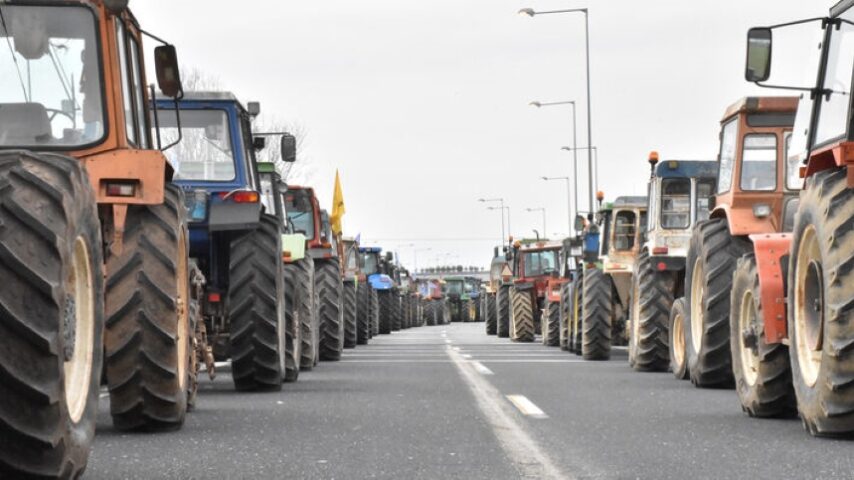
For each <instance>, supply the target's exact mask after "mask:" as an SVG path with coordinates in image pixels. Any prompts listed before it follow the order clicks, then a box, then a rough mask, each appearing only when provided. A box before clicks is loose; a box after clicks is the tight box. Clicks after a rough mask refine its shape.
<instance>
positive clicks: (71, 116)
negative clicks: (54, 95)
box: [45, 108, 74, 123]
mask: <svg viewBox="0 0 854 480" xmlns="http://www.w3.org/2000/svg"><path fill="white" fill-rule="evenodd" d="M45 111H46V112H48V113H51V114H52V115H50V116H49V117H48V120H50V122H51V123H53V119H54V118H56V116H57V115H62V116H64V117H66V118H68V119H69V120H71V123H74V115H72V114H70V113H68V112H66V111H64V110H57V109H55V108H45Z"/></svg>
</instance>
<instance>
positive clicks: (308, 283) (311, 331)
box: [290, 256, 319, 371]
mask: <svg viewBox="0 0 854 480" xmlns="http://www.w3.org/2000/svg"><path fill="white" fill-rule="evenodd" d="M290 265H291V267H292V268H293V273H294V277H293V278H294V283H295V285H296V293H295V294H294V295H296V306H295V307H294V308H295V310H296V312H297V317H298V318H299V322H300V361H299V369H300V370H301V371H309V370H311V369H312V368H314V358H315V356H316V351H317V345H318V343H317V338H318V334H319V332H318V330H319V329H318V321H317V311H316V309H315V303H314V302H315V296H316V295H315V292H314V260H312V259H311V257H308V256H306V257H303V258H302V259H300V260H297V261H296V262H294V263H292V264H290Z"/></svg>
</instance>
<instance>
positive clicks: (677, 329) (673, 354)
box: [668, 298, 690, 380]
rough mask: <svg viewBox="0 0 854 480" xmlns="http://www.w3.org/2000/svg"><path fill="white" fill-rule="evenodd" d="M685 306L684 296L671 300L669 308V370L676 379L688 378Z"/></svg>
mask: <svg viewBox="0 0 854 480" xmlns="http://www.w3.org/2000/svg"><path fill="white" fill-rule="evenodd" d="M686 310H687V307H686V302H685V299H684V298H679V299H677V300H676V301H674V302H673V308H671V309H670V323H669V325H670V328H669V330H668V335H669V336H670V371H671V372H673V376H674V377H676V378H677V379H678V380H688V379H689V378H690V375H689V374H688V352H687V350H686V349H687V347H686V344H687V343H686V342H688V339H687V338H685V322H687V321H688V316H687V311H686Z"/></svg>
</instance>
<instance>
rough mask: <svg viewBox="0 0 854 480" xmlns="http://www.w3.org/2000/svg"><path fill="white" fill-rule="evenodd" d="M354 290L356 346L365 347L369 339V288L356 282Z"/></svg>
mask: <svg viewBox="0 0 854 480" xmlns="http://www.w3.org/2000/svg"><path fill="white" fill-rule="evenodd" d="M358 284H359V286H358V288H357V289H356V298H357V300H358V301H357V306H356V344H357V345H367V344H368V339H370V338H371V286H370V285H368V284H367V283H365V282H358Z"/></svg>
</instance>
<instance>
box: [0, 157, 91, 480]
mask: <svg viewBox="0 0 854 480" xmlns="http://www.w3.org/2000/svg"><path fill="white" fill-rule="evenodd" d="M0 225H2V228H0V252H2V253H0V275H2V278H3V288H2V289H0V304H2V305H3V310H4V312H3V315H2V316H0V478H10V479H14V478H23V477H36V478H78V477H79V476H81V475H82V474H83V471H84V470H85V469H86V464H87V461H88V458H89V451H90V449H91V446H92V441H93V439H94V436H95V421H96V416H97V409H98V391H99V383H100V379H101V375H100V372H101V367H102V362H103V343H102V338H103V330H104V280H103V274H102V266H103V258H102V248H103V243H102V240H101V225H100V222H99V219H98V211H97V209H96V205H95V193H94V191H93V190H92V187H91V184H90V181H89V178H88V176H87V174H86V171H85V169H84V168H83V166H82V163H80V162H78V161H77V160H75V159H73V158H69V157H63V156H59V155H52V154H34V153H30V152H6V153H0Z"/></svg>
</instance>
